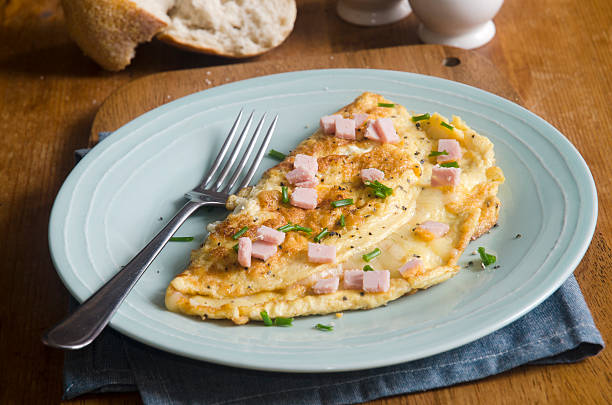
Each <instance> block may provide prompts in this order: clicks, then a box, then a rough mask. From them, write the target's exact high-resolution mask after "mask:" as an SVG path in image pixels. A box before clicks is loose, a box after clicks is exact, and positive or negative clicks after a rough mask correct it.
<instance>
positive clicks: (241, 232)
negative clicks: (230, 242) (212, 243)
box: [232, 226, 249, 240]
mask: <svg viewBox="0 0 612 405" xmlns="http://www.w3.org/2000/svg"><path fill="white" fill-rule="evenodd" d="M248 230H249V227H248V226H245V227H244V228H242V229H241V230H239V231H238V232H236V233H235V234H234V236H232V239H234V240H236V239H238V238H239V237H241V236H242V235H244V234H245V233H246V231H248Z"/></svg>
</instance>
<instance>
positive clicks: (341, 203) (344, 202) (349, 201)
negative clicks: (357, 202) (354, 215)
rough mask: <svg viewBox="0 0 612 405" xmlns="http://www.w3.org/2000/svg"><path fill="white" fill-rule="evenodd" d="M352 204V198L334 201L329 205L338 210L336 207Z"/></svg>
mask: <svg viewBox="0 0 612 405" xmlns="http://www.w3.org/2000/svg"><path fill="white" fill-rule="evenodd" d="M352 204H353V199H352V198H345V199H343V200H338V201H334V202H333V203H331V206H332V207H334V208H338V207H344V206H346V205H352Z"/></svg>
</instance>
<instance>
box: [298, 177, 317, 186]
mask: <svg viewBox="0 0 612 405" xmlns="http://www.w3.org/2000/svg"><path fill="white" fill-rule="evenodd" d="M317 184H319V180H317V178H316V177H313V178H312V179H308V180H306V181H301V182H299V183H295V186H296V187H303V188H315V187H316V186H317Z"/></svg>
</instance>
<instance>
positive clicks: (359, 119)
mask: <svg viewBox="0 0 612 405" xmlns="http://www.w3.org/2000/svg"><path fill="white" fill-rule="evenodd" d="M353 119H354V120H355V127H356V128H359V127H360V126H361V125H363V123H364V122H366V120H367V119H368V114H366V113H356V114H353Z"/></svg>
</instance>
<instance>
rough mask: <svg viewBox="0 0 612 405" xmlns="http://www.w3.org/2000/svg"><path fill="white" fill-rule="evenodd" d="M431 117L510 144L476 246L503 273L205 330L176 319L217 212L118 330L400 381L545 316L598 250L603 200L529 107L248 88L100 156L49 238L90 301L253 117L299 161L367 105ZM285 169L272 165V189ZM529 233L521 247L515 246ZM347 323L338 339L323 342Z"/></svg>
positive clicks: (397, 85) (273, 365)
mask: <svg viewBox="0 0 612 405" xmlns="http://www.w3.org/2000/svg"><path fill="white" fill-rule="evenodd" d="M366 90H367V91H372V92H377V93H381V94H383V95H384V96H386V97H387V98H389V99H391V100H394V101H395V102H397V103H401V104H403V105H404V106H406V107H407V108H408V109H409V110H414V111H416V112H424V111H429V112H433V111H438V112H440V113H441V114H443V115H446V116H451V115H452V114H456V115H459V116H461V117H462V118H463V119H465V121H466V122H467V123H468V124H469V125H470V126H472V127H473V128H474V129H475V130H477V131H478V132H480V133H481V134H484V135H486V136H487V137H489V138H490V139H491V140H492V141H493V143H494V144H495V150H496V155H497V162H498V165H499V166H500V167H502V169H503V170H504V173H505V175H506V179H507V181H506V183H505V184H504V185H502V186H501V187H500V192H499V198H500V199H501V201H502V202H503V208H502V210H501V215H500V218H499V225H500V226H499V227H497V228H494V229H493V230H492V232H491V233H489V234H487V235H485V236H483V237H482V238H480V239H479V240H478V241H477V242H475V243H472V244H471V245H470V246H468V248H467V249H466V254H464V256H463V257H462V259H461V260H460V263H459V264H461V265H464V264H465V263H466V262H467V261H469V260H472V259H473V258H474V256H471V257H470V256H469V254H470V252H472V251H473V250H474V249H475V247H476V246H486V247H487V249H490V250H493V251H495V252H497V254H498V264H499V265H500V267H499V268H498V269H496V270H489V269H487V270H479V269H473V270H471V269H462V270H461V272H460V273H459V274H458V275H457V276H456V277H454V278H452V279H451V280H449V281H447V282H445V283H442V284H440V285H438V286H435V287H433V288H431V289H429V290H426V291H421V292H419V293H417V294H414V295H411V296H407V297H403V298H401V299H399V300H397V301H394V302H392V303H390V304H389V305H388V306H386V307H382V308H377V309H373V310H369V311H356V312H347V313H345V316H344V317H343V318H341V319H335V317H334V316H333V315H327V316H310V317H306V318H299V319H296V320H295V321H294V326H293V327H291V328H268V327H264V326H262V324H261V323H258V322H252V323H249V324H248V325H245V326H233V325H232V324H231V323H230V322H228V321H201V320H199V319H197V318H194V317H187V316H183V315H179V314H175V313H171V312H169V311H167V310H166V309H165V308H164V291H165V289H166V286H167V285H168V283H169V282H170V280H171V279H172V278H173V277H174V275H175V274H177V273H179V272H180V271H182V270H183V268H184V267H185V265H187V261H188V257H189V253H190V250H191V249H195V248H197V247H198V246H199V245H200V244H201V243H202V241H203V240H204V238H205V237H206V231H205V228H206V224H208V223H209V222H211V221H213V220H217V219H219V218H222V217H223V216H224V212H222V211H223V210H214V211H210V210H207V209H203V210H202V211H201V212H198V213H197V214H196V215H195V216H193V217H192V218H190V219H189V220H188V221H187V222H186V223H185V225H184V226H183V227H182V228H181V229H180V230H179V231H178V233H177V235H197V237H196V240H195V241H194V242H192V243H170V244H169V245H168V246H167V247H166V248H165V249H164V251H163V252H162V254H161V255H160V256H159V257H158V258H157V259H156V260H155V262H154V263H153V264H152V265H151V267H150V268H149V270H148V271H147V272H146V274H145V275H144V276H143V277H142V279H141V280H140V281H139V283H138V285H137V286H136V287H135V289H134V290H133V291H132V293H131V294H130V296H129V297H128V299H127V300H126V301H125V302H124V303H123V305H122V306H121V308H120V309H119V311H118V312H117V314H116V315H115V317H114V319H113V320H112V323H111V325H112V327H113V328H115V329H117V330H118V331H120V332H122V333H124V334H125V335H127V336H129V337H132V338H134V339H136V340H138V341H141V342H143V343H146V344H148V345H151V346H154V347H157V348H159V349H162V350H166V351H169V352H173V353H177V354H180V355H183V356H187V357H190V358H194V359H200V360H206V361H211V362H215V363H222V364H226V365H231V366H236V367H245V368H253V369H262V370H271V371H288V372H327V371H342V370H357V369H364V368H371V367H378V366H385V365H390V364H395V363H400V362H405V361H409V360H414V359H418V358H422V357H426V356H430V355H433V354H436V353H440V352H443V351H446V350H449V349H452V348H455V347H458V346H460V345H463V344H465V343H468V342H471V341H473V340H475V339H478V338H479V337H481V336H484V335H486V334H489V333H491V332H493V331H495V330H496V329H499V328H501V327H503V326H504V325H506V324H508V323H510V322H511V321H513V320H515V319H517V318H518V317H520V316H521V315H523V314H525V313H526V312H528V311H529V310H530V309H532V308H533V307H535V306H536V305H538V304H539V303H540V302H542V301H543V300H544V299H545V298H546V297H548V296H549V295H550V294H552V293H553V292H554V291H555V290H556V289H557V288H558V287H559V286H560V285H561V284H562V283H563V281H564V280H565V279H566V278H567V277H568V276H569V275H570V274H571V273H572V271H573V270H574V268H575V267H576V265H577V264H578V262H579V261H580V259H581V258H582V256H583V255H584V253H585V251H586V249H587V246H588V245H589V242H590V240H591V237H592V235H593V231H594V228H595V222H596V216H597V197H596V191H595V185H594V183H593V178H592V177H591V174H590V172H589V169H588V167H587V166H586V164H585V162H584V160H583V159H582V157H581V156H580V154H579V153H578V151H576V149H575V148H574V147H573V146H572V145H571V144H570V143H569V142H568V141H567V140H566V139H565V137H564V136H563V135H562V134H561V133H559V132H558V131H557V130H556V129H555V128H553V127H552V126H551V125H550V124H548V123H546V122H545V121H543V120H542V119H540V118H538V117H537V116H535V115H534V114H532V113H530V112H529V111H527V110H525V109H523V108H522V107H520V106H518V105H516V104H513V103H511V102H509V101H507V100H505V99H502V98H500V97H497V96H495V95H493V94H490V93H487V92H485V91H482V90H479V89H476V88H473V87H469V86H466V85H463V84H459V83H455V82H451V81H447V80H443V79H439V78H434V77H428V76H422V75H417V74H411V73H404V72H393V71H382V70H359V69H358V70H353V69H347V70H317V71H303V72H294V73H285V74H279V75H273V76H265V77H260V78H256V79H251V80H245V81H242V82H237V83H232V84H228V85H224V86H220V87H216V88H213V89H210V90H206V91H203V92H200V93H196V94H193V95H190V96H188V97H185V98H182V99H179V100H176V101H173V102H171V103H169V104H166V105H164V106H162V107H159V108H157V109H155V110H153V111H151V112H149V113H147V114H144V115H143V116H141V117H139V118H137V119H135V120H134V121H132V122H130V123H128V124H127V125H125V126H124V127H122V128H120V129H119V130H117V131H116V133H114V134H113V135H112V136H110V137H109V138H107V139H106V140H104V141H103V142H101V143H100V144H99V145H98V146H96V148H94V149H93V151H92V152H90V153H89V154H88V155H87V156H86V157H85V158H84V159H83V160H82V161H81V163H79V164H78V165H77V166H76V168H75V169H74V170H73V171H72V173H71V174H70V176H68V178H67V179H66V182H65V183H64V185H63V187H62V189H61V190H60V192H59V194H58V196H57V200H56V202H55V205H54V207H53V212H52V214H51V222H50V229H49V239H50V247H51V254H52V257H53V261H54V263H55V266H56V268H57V271H58V273H59V275H60V277H61V278H62V280H63V281H64V283H65V285H66V286H67V287H68V289H69V290H70V292H71V293H72V294H73V295H74V296H75V297H76V298H77V299H78V300H79V301H83V300H85V299H86V298H87V297H89V296H90V295H91V294H92V293H93V292H94V291H95V290H97V289H98V288H99V287H100V286H102V284H103V283H104V282H105V281H106V280H108V279H109V278H111V276H112V275H113V274H114V273H115V272H116V271H117V270H118V269H119V268H120V266H121V265H123V264H125V263H127V262H128V261H129V259H130V258H131V257H132V256H133V255H135V254H136V253H137V252H138V251H139V250H140V248H141V247H142V246H144V245H145V244H146V242H147V241H148V240H149V239H150V238H152V236H153V235H155V234H156V233H157V232H158V231H159V230H160V229H161V228H162V225H163V224H164V223H165V221H166V220H167V219H168V218H170V217H171V216H172V215H173V214H174V213H175V212H176V211H177V209H178V208H179V207H180V206H181V205H182V204H184V202H185V200H184V199H183V194H184V193H185V192H186V191H187V190H190V189H191V188H193V187H194V186H195V185H196V184H198V183H199V181H200V179H201V177H202V176H203V174H204V172H205V171H206V169H207V167H208V165H209V164H210V163H211V162H212V159H213V157H214V156H215V155H216V153H217V150H218V149H219V148H220V146H221V143H222V141H223V139H224V138H225V135H226V133H227V131H228V129H229V128H230V126H231V124H232V122H233V120H234V118H235V116H236V114H237V112H238V110H239V109H240V108H241V107H245V108H246V109H247V111H248V110H250V109H256V110H257V111H260V112H263V111H269V112H272V113H277V114H279V115H280V120H279V125H278V129H277V132H276V134H275V137H274V138H273V140H272V144H271V147H272V148H274V149H277V150H280V151H289V150H291V149H292V148H293V147H295V145H297V144H298V143H299V142H300V141H301V140H302V139H304V138H306V137H308V136H310V135H311V133H312V132H313V131H314V130H315V129H316V128H317V127H318V121H319V117H321V116H322V115H326V114H328V113H330V112H331V111H335V110H337V109H339V108H340V107H342V106H344V105H345V104H347V103H349V102H351V101H352V100H353V99H354V98H355V97H357V96H358V95H359V94H361V93H362V92H363V91H366ZM274 164H275V162H274V161H273V160H271V159H269V158H266V159H264V161H263V164H262V166H261V168H260V170H259V173H258V175H257V176H256V178H259V176H260V175H261V173H262V172H263V171H264V170H266V169H267V168H269V167H271V166H272V165H274ZM517 234H521V235H522V237H521V238H518V239H517V238H515V236H516V235H517ZM331 321H333V322H335V330H334V331H333V332H331V333H326V332H321V331H318V330H315V329H313V326H314V325H316V324H317V323H325V324H328V323H330V322H331Z"/></svg>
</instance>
